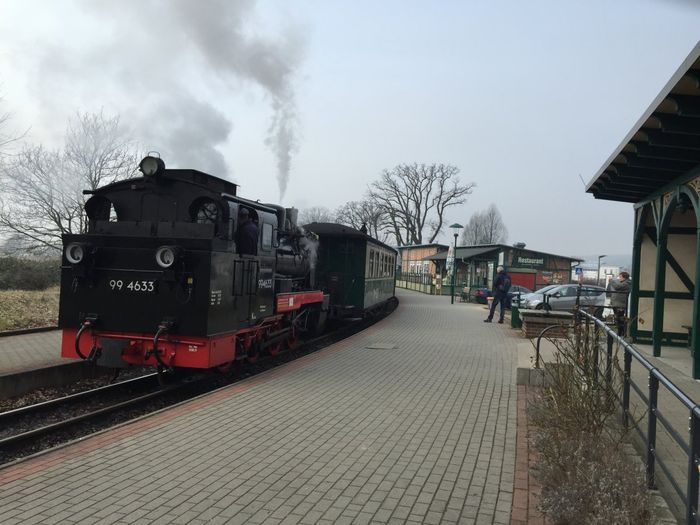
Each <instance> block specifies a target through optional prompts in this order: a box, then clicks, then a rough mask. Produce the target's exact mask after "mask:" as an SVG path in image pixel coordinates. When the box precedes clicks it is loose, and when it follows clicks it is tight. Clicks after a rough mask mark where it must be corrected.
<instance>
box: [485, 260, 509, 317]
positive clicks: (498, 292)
mask: <svg viewBox="0 0 700 525" xmlns="http://www.w3.org/2000/svg"><path fill="white" fill-rule="evenodd" d="M497 270H498V275H497V276H496V281H495V282H494V283H493V302H492V303H491V310H490V311H489V316H488V317H487V318H486V319H484V322H485V323H490V322H491V321H492V320H493V313H494V312H495V311H496V305H497V304H499V303H500V304H501V317H500V318H499V319H498V322H499V324H503V317H504V316H505V313H506V302H507V301H508V290H510V284H511V281H510V275H508V274H507V273H506V271H505V269H504V268H503V266H499V267H498V268H497Z"/></svg>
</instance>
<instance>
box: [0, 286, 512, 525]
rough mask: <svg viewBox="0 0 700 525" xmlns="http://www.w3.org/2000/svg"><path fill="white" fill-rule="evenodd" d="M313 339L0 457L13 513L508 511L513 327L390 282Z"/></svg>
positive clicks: (215, 515)
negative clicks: (177, 401)
mask: <svg viewBox="0 0 700 525" xmlns="http://www.w3.org/2000/svg"><path fill="white" fill-rule="evenodd" d="M398 295H399V297H400V300H401V304H400V306H399V308H398V309H397V311H396V312H394V313H393V314H392V315H391V316H390V317H389V318H387V319H385V320H383V321H381V322H380V323H378V324H377V325H375V326H373V327H372V328H370V329H368V330H366V331H365V332H363V333H361V334H357V335H355V336H353V337H352V338H350V339H347V340H345V341H343V342H341V343H338V344H336V345H333V346H332V347H329V348H327V349H325V350H323V351H321V352H317V353H315V354H313V355H310V356H307V357H305V358H302V359H299V360H296V361H294V362H293V363H289V364H288V365H285V366H282V367H279V368H276V369H274V370H272V371H269V372H266V373H264V374H260V375H258V376H255V377H253V378H250V379H248V380H246V381H243V382H241V383H238V384H236V385H234V386H231V387H228V388H226V389H222V390H220V391H217V392H215V393H212V394H209V395H207V396H203V397H201V398H198V399H196V400H193V401H191V402H188V403H185V404H182V405H179V406H178V407H175V408H173V409H169V410H166V411H163V412H160V413H158V414H155V415H152V416H149V417H146V418H142V419H140V420H138V421H136V422H133V423H130V424H126V425H122V426H120V427H118V428H116V429H113V430H110V431H107V432H103V433H100V434H98V435H95V436H93V437H91V438H88V439H84V440H82V441H80V442H77V443H74V444H72V445H69V446H66V447H63V448H61V449H58V450H55V451H53V452H50V453H47V454H43V455H40V456H37V457H34V458H32V459H30V460H27V461H24V462H21V463H18V464H16V465H12V466H9V467H6V468H4V469H0V516H2V517H3V519H2V522H3V523H4V524H5V525H10V524H14V523H23V524H24V523H59V522H76V523H144V524H145V523H244V522H248V523H263V522H264V523H370V522H374V523H404V522H413V523H497V524H504V525H505V524H508V523H510V511H511V503H512V497H513V479H514V468H515V445H516V439H515V438H516V397H517V395H516V387H515V368H516V361H517V359H516V343H517V342H518V341H519V339H518V335H517V332H516V331H513V330H511V329H510V328H509V327H508V326H507V325H498V324H484V323H483V322H482V321H483V318H484V315H483V314H484V310H483V308H481V307H478V306H475V305H470V304H464V303H455V304H454V305H450V303H449V301H447V300H445V298H442V297H433V296H426V295H422V294H419V293H416V292H408V291H399V292H398Z"/></svg>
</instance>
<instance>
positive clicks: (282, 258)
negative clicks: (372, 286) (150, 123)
mask: <svg viewBox="0 0 700 525" xmlns="http://www.w3.org/2000/svg"><path fill="white" fill-rule="evenodd" d="M141 169H142V171H143V172H144V176H143V177H139V178H134V179H129V180H124V181H120V182H116V183H113V184H110V185H108V186H105V187H102V188H99V189H97V190H94V191H92V192H89V193H91V194H92V196H91V197H90V199H89V200H88V201H87V203H86V205H85V212H86V215H87V220H88V221H89V224H88V229H87V233H86V234H82V235H65V236H64V239H63V242H64V253H63V263H62V274H61V298H60V312H59V326H60V327H61V328H62V329H63V343H62V355H63V356H65V357H82V358H90V359H93V360H95V361H97V362H98V363H99V364H103V365H107V366H121V365H127V364H153V365H161V366H162V367H190V368H211V367H216V366H222V365H227V364H230V363H232V362H234V361H236V360H240V359H249V360H255V359H256V358H257V356H258V355H260V353H262V352H269V353H273V354H274V353H275V352H278V351H280V350H282V349H283V348H284V347H285V346H289V345H293V344H294V342H295V340H296V338H297V336H298V333H299V331H300V330H304V329H306V328H309V326H308V323H310V322H314V323H321V322H322V321H323V318H324V316H325V314H326V312H327V309H328V307H327V304H328V296H327V294H324V293H323V292H322V291H321V290H318V289H316V288H314V286H313V284H314V283H313V272H312V268H311V261H310V259H309V256H310V254H311V251H310V250H307V249H305V248H304V246H305V245H309V244H313V243H314V242H316V240H315V239H314V238H313V237H310V234H307V233H305V232H303V231H302V230H301V229H299V228H297V226H296V216H295V215H296V210H293V209H285V208H283V207H280V206H275V205H266V204H261V203H258V202H253V201H249V200H246V199H242V198H240V197H238V196H237V195H236V188H237V186H236V185H235V184H232V183H230V182H227V181H225V180H222V179H219V178H216V177H213V176H211V175H208V174H205V173H202V172H199V171H196V170H172V169H165V166H164V164H163V162H162V161H161V160H160V159H156V158H154V157H147V158H146V159H144V161H142V163H141ZM241 208H245V209H246V211H247V212H248V214H249V217H250V219H252V220H253V222H254V223H255V224H256V225H257V231H258V234H257V241H256V242H257V253H252V254H241V253H238V250H237V246H236V242H235V239H236V231H237V228H238V227H239V224H238V216H239V211H240V210H241Z"/></svg>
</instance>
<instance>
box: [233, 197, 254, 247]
mask: <svg viewBox="0 0 700 525" xmlns="http://www.w3.org/2000/svg"><path fill="white" fill-rule="evenodd" d="M236 248H237V249H238V253H239V254H240V255H257V254H258V226H257V224H255V222H254V221H253V220H252V219H251V218H250V212H249V211H248V208H244V207H242V206H241V207H240V208H239V209H238V229H237V230H236Z"/></svg>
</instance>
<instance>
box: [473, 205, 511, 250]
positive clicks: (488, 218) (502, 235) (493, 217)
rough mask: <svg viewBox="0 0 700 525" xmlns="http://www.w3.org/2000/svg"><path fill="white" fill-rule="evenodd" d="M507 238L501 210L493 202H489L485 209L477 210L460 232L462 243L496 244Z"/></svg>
mask: <svg viewBox="0 0 700 525" xmlns="http://www.w3.org/2000/svg"><path fill="white" fill-rule="evenodd" d="M507 238H508V229H507V228H506V226H505V224H504V223H503V217H501V212H499V211H498V208H497V207H496V205H495V204H491V205H490V206H489V207H488V208H487V209H486V210H483V211H478V212H476V213H474V214H473V215H472V216H471V217H470V218H469V222H468V223H467V226H466V227H465V228H464V232H463V233H462V244H464V245H466V246H473V245H476V244H498V243H504V242H506V239H507Z"/></svg>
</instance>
